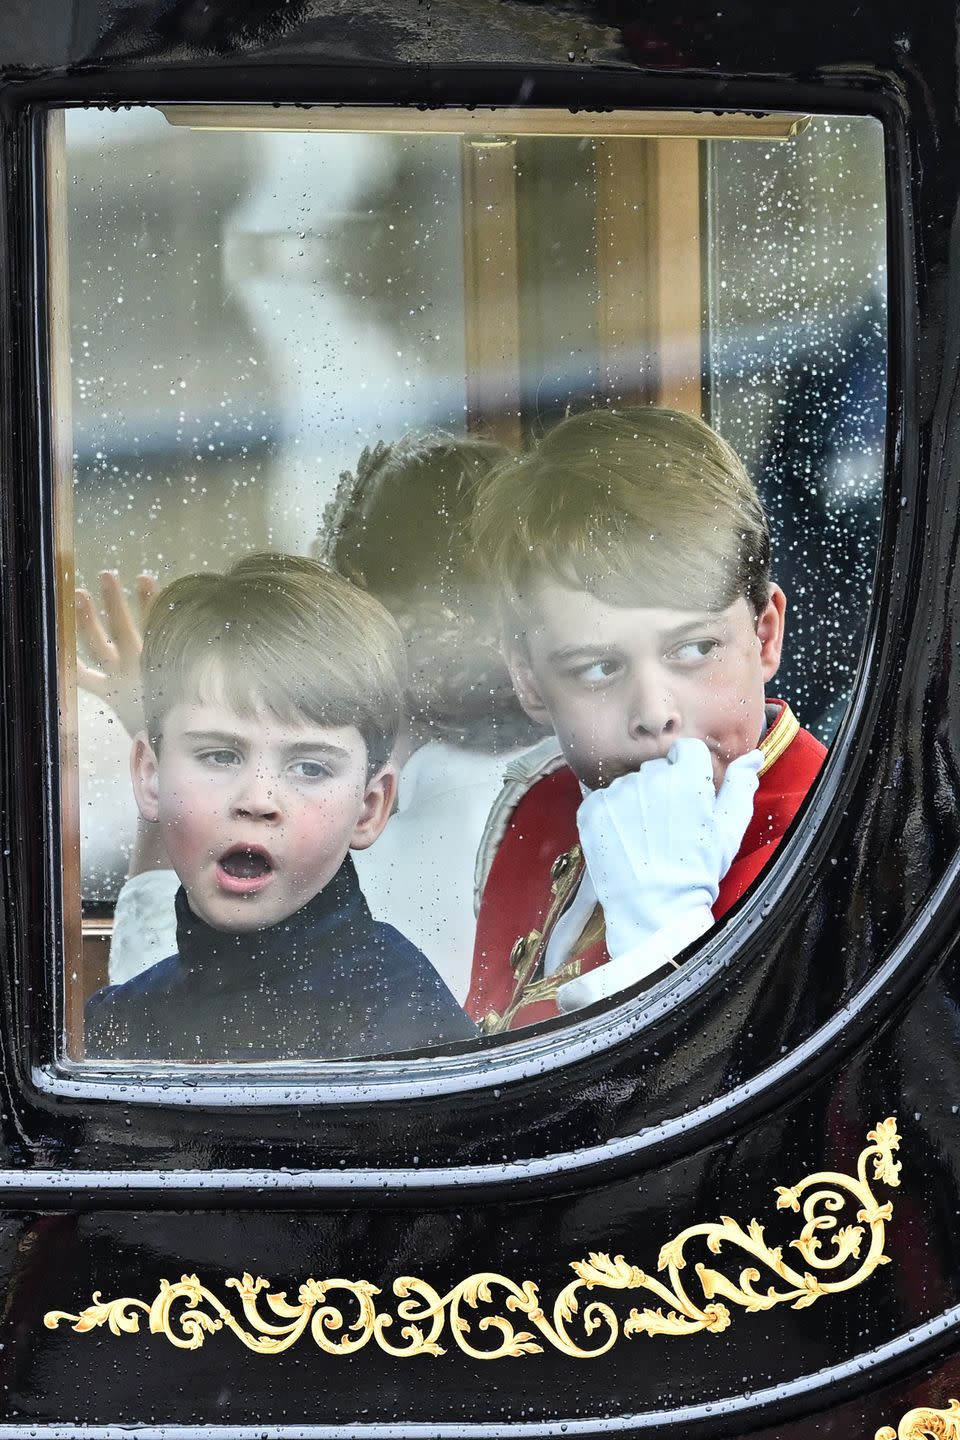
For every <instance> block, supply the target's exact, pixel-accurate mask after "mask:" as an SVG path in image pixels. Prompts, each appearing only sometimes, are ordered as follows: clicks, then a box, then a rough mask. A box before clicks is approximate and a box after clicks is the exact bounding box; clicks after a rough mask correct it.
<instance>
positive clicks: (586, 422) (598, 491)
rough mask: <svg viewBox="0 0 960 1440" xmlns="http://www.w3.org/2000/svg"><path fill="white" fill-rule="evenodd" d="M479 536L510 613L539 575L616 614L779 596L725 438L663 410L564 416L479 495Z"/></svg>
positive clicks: (712, 607) (750, 500)
mask: <svg viewBox="0 0 960 1440" xmlns="http://www.w3.org/2000/svg"><path fill="white" fill-rule="evenodd" d="M472 536H473V540H474V543H475V545H476V547H477V550H478V553H479V556H480V557H481V559H482V561H483V563H484V565H485V567H486V568H487V570H488V571H489V573H490V575H491V577H492V579H493V580H494V581H495V582H496V584H497V585H498V586H499V588H500V590H501V592H502V594H503V596H504V598H505V599H506V600H507V602H508V604H509V605H511V606H512V607H514V608H516V607H520V608H522V604H523V599H524V597H525V595H526V594H527V593H528V592H529V589H530V586H531V585H532V584H534V583H535V582H536V580H537V579H539V578H543V577H550V578H552V579H554V580H556V581H558V582H559V583H560V584H561V585H567V586H571V587H573V588H576V589H581V590H587V591H589V592H590V593H591V594H592V595H595V596H596V597H597V598H598V599H601V600H604V601H605V602H606V603H608V604H614V605H634V606H640V607H650V608H656V607H660V606H668V607H670V608H672V609H678V610H708V611H718V610H723V609H725V608H726V607H727V606H728V605H731V604H732V603H733V602H734V601H735V600H736V599H737V598H738V597H739V596H743V597H745V598H746V600H747V601H748V602H749V604H750V605H751V606H752V608H753V610H754V613H755V614H757V615H759V613H760V611H761V610H762V609H763V607H764V606H765V605H766V603H767V600H768V598H769V587H770V533H769V529H768V526H767V518H766V515H765V514H764V509H763V505H762V504H761V502H760V497H759V496H758V494H757V491H756V489H755V487H754V485H753V483H752V481H751V480H750V478H749V476H748V475H747V472H746V470H745V469H744V467H743V465H742V463H741V462H740V460H739V459H738V457H737V456H736V454H735V453H734V452H733V450H731V448H730V446H729V445H728V444H727V443H726V441H724V440H721V438H720V436H719V435H717V434H716V432H715V431H713V430H711V429H710V427H709V425H706V424H704V422H703V421H702V420H699V419H697V418H696V417H695V416H693V415H687V414H683V413H682V412H680V411H677V410H662V409H656V408H654V407H652V406H647V407H636V408H630V409H623V410H590V411H585V412H583V413H581V414H579V415H573V416H571V417H570V418H569V419H567V420H563V421H561V422H560V424H559V425H557V426H555V427H554V429H552V430H550V431H549V432H548V433H547V434H546V435H545V436H544V437H543V439H542V440H541V441H540V443H539V444H538V445H537V446H536V448H535V449H534V450H532V451H531V452H530V453H529V454H527V455H525V456H522V457H521V458H520V459H518V460H514V461H511V462H509V463H508V464H505V465H502V466H500V467H499V468H498V469H497V470H496V471H495V472H494V473H493V474H492V475H491V476H489V477H487V478H486V479H485V480H483V481H481V482H480V484H479V486H478V491H477V496H476V500H475V504H474V511H473V519H472Z"/></svg>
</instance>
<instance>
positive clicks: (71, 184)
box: [48, 108, 886, 1074]
mask: <svg viewBox="0 0 960 1440" xmlns="http://www.w3.org/2000/svg"><path fill="white" fill-rule="evenodd" d="M282 127H287V128H282ZM400 127H402V128H400ZM48 150H49V154H50V157H51V164H50V167H49V173H50V182H49V183H50V201H49V203H50V207H51V214H52V216H53V217H54V221H55V222H56V220H57V219H59V221H60V224H59V227H58V225H57V223H54V224H52V226H51V234H52V235H53V236H54V237H60V238H56V239H55V243H54V244H53V253H52V257H51V267H52V275H51V284H52V292H51V293H52V295H56V294H58V293H59V294H61V295H64V296H66V299H65V301H64V302H63V303H59V304H58V303H53V304H52V324H51V364H52V367H53V370H54V373H55V374H58V373H63V374H65V373H69V375H70V383H69V386H68V389H69V405H68V404H67V399H66V396H65V395H61V396H60V398H59V399H58V401H57V406H58V413H57V414H56V415H55V416H54V417H53V418H54V421H55V423H56V425H57V426H58V427H59V428H60V429H61V430H62V429H63V427H64V426H66V428H67V429H68V431H69V434H70V436H71V444H70V446H69V454H70V455H71V456H72V459H71V460H70V461H69V463H64V464H63V465H61V467H60V473H59V474H58V476H57V481H56V483H57V496H56V501H57V515H58V525H59V528H60V531H61V533H60V535H59V537H58V540H59V544H60V547H61V550H62V551H63V553H65V554H66V555H67V556H69V557H70V560H71V563H72V565H73V566H74V568H75V579H76V586H77V587H78V599H77V601H76V603H74V595H73V587H72V586H70V585H67V586H65V587H64V592H63V593H62V594H61V595H60V596H59V597H58V606H59V609H58V614H59V618H60V625H61V631H62V635H63V645H62V655H61V659H62V672H63V693H64V738H65V742H66V743H65V744H64V747H63V748H64V755H65V757H66V758H65V760H64V765H63V790H64V809H65V815H66V816H67V817H68V821H69V818H70V817H71V816H73V815H75V816H76V817H77V818H76V820H75V822H72V823H68V825H67V826H66V827H65V828H66V830H67V833H68V836H70V837H71V838H70V839H69V840H68V842H67V854H65V856H64V863H65V869H64V873H65V877H66V879H65V885H66V886H67V891H68V893H67V894H66V897H65V900H66V913H67V917H68V920H67V926H66V936H65V971H64V974H65V982H64V983H65V989H66V995H65V1001H66V1003H65V1015H66V1034H65V1036H64V1052H63V1053H64V1058H65V1060H66V1061H67V1062H69V1063H78V1062H81V1061H85V1062H92V1061H96V1063H97V1064H98V1065H102V1064H104V1063H107V1062H111V1063H112V1062H114V1061H116V1062H117V1063H121V1062H122V1063H124V1064H128V1063H129V1064H132V1065H133V1066H134V1067H135V1068H136V1067H137V1065H138V1064H140V1065H142V1064H143V1063H145V1062H149V1063H150V1065H151V1066H152V1065H153V1064H155V1063H156V1064H161V1063H170V1064H174V1065H183V1064H189V1065H196V1064H197V1063H210V1064H222V1065H226V1066H229V1067H231V1072H230V1073H234V1072H236V1073H237V1074H240V1073H242V1071H241V1070H238V1069H237V1065H238V1063H239V1062H245V1061H268V1062H271V1063H274V1062H276V1063H284V1062H287V1063H296V1064H303V1063H304V1062H307V1061H312V1060H329V1059H342V1058H346V1057H351V1056H360V1055H377V1056H381V1055H388V1054H391V1053H397V1052H407V1051H411V1050H422V1049H427V1050H429V1049H430V1048H432V1047H434V1046H437V1045H444V1044H447V1043H449V1042H452V1041H455V1040H459V1039H469V1038H470V1037H471V1036H473V1035H475V1034H476V1032H477V1028H478V1027H480V1028H483V1029H485V1030H487V1031H490V1032H492V1033H499V1034H502V1035H504V1036H505V1037H506V1036H508V1035H509V1034H512V1033H514V1032H515V1031H516V1030H518V1029H523V1028H525V1027H526V1026H529V1025H531V1024H535V1023H537V1022H538V1021H540V1020H542V1019H547V1018H551V1017H553V1016H555V1015H556V1014H557V1013H558V1012H559V1013H564V1014H568V1015H569V1016H570V1017H571V1019H575V1018H576V1015H577V1012H578V1010H579V1009H580V1008H582V1006H583V1005H585V1004H589V1003H592V1002H593V1001H594V1000H596V999H601V998H604V997H606V996H611V995H613V996H615V995H617V994H619V993H620V992H621V991H623V990H624V989H627V988H631V987H635V986H636V985H637V984H638V983H640V982H645V983H647V984H650V985H654V984H663V983H669V979H670V977H671V975H673V974H674V973H675V964H674V958H673V957H674V956H676V955H677V954H679V953H680V952H682V951H684V949H685V947H687V946H689V945H690V943H691V942H693V941H694V940H696V939H697V938H698V937H699V936H700V935H701V934H702V933H704V932H705V930H706V929H707V928H709V926H710V924H711V923H712V920H713V919H718V918H721V917H722V915H723V914H724V913H725V912H726V910H728V909H729V908H730V906H731V905H732V904H734V903H735V902H736V900H737V899H738V898H739V897H740V896H741V895H742V894H743V893H745V891H746V889H747V888H748V887H749V885H750V883H751V882H752V881H753V880H754V879H755V878H756V876H757V874H758V873H759V871H760V869H761V867H762V862H763V860H764V859H767V858H769V855H770V854H771V847H770V846H769V845H768V844H766V843H762V844H761V843H760V841H759V840H758V839H757V835H755V834H754V832H753V830H752V829H751V826H753V827H754V829H755V828H756V823H757V821H756V816H757V814H758V813H759V811H758V809H757V807H758V806H760V808H763V802H764V801H765V800H766V801H770V800H771V799H772V798H775V799H776V803H777V806H778V814H780V816H781V820H780V822H779V823H780V830H779V831H778V836H777V837H775V838H779V835H780V834H782V833H783V832H784V831H785V829H786V827H787V825H788V823H789V821H790V819H791V818H792V815H793V814H794V813H795V811H796V809H797V808H798V806H799V805H800V804H801V802H802V800H803V797H804V795H805V793H806V791H807V790H808V789H809V787H810V785H811V784H812V783H813V780H814V778H815V776H816V774H817V772H818V770H819V768H820V765H821V763H822V759H823V755H824V751H823V748H822V746H821V744H820V741H821V740H822V741H823V742H826V743H829V741H830V740H831V738H832V737H833V735H834V733H835V731H836V727H837V724H838V723H839V720H840V718H841V716H842V713H843V709H844V707H845V705H846V703H847V701H848V699H849V694H850V688H851V685H852V679H853V675H854V673H855V670H856V666H857V663H858V657H859V650H860V646H861V642H862V637H863V628H864V620H865V614H866V610H867V606H868V603H869V597H870V585H871V579H872V567H873V559H874V552H875V545H876V535H877V529H878V523H879V514H880V502H881V490H882V464H883V442H884V406H885V400H886V317H885V269H884V250H883V247H884V225H885V209H884V189H883V173H882V133H881V130H880V127H879V125H878V124H877V123H876V122H874V121H871V120H867V119H863V118H850V117H832V118H831V117H816V118H809V117H797V116H769V117H745V116H720V117H701V116H696V115H681V114H679V113H677V114H669V113H665V114H636V115H630V114H628V113H626V112H622V113H620V112H618V113H615V114H612V115H605V116H589V117H587V116H584V117H577V116H575V115H571V114H570V113H569V112H525V111H506V112H491V113H490V114H486V115H485V114H481V113H477V112H470V113H467V112H426V113H423V114H421V113H420V112H410V113H409V114H408V113H407V112H401V111H396V110H392V111H381V112H376V111H357V112H350V111H343V110H338V111H335V112H328V111H324V110H323V109H322V108H319V109H316V110H311V111H290V112H286V111H279V110H276V109H273V108H270V109H269V110H265V111H257V110H256V109H249V110H234V111H232V112H231V111H222V110H219V111H218V110H215V109H207V110H203V109H199V108H198V109H195V110H193V111H189V112H188V111H185V110H180V111H168V112H166V113H161V112H160V111H159V110H141V111H119V112H110V111H94V110H71V111H67V112H65V113H64V114H60V115H54V116H52V117H51V124H50V139H49V146H48ZM55 393H58V392H56V389H55ZM708 426H712V429H710V428H708ZM720 437H722V438H720ZM724 442H726V444H725V443H724ZM727 447H730V448H727ZM737 457H739V459H738V458H737ZM741 461H742V464H741ZM764 509H765V510H766V513H767V514H768V516H769V528H770V532H771V535H772V541H773V555H772V562H771V565H770V566H768V563H767V557H766V553H765V548H764V547H765V544H766V541H765V538H764V536H765V526H766V521H765V519H764ZM255 557H259V558H255ZM236 567H239V568H236ZM228 572H229V573H228ZM138 576H144V577H146V578H144V579H142V580H141V581H139V582H138V578H137V577H138ZM225 576H227V578H224V577H225ZM188 577H193V578H192V579H189V578H188ZM214 577H217V578H214ZM175 582H176V584H177V586H178V588H175V589H173V590H170V591H168V589H167V587H168V586H170V585H171V584H174V583H175ZM771 583H774V588H773V590H771V589H770V584H771ZM780 587H782V591H785V592H786V599H787V602H788V603H787V607H786V611H785V609H784V601H783V599H782V591H781V588H780ZM157 592H160V599H159V601H157V602H156V603H153V597H154V596H155V594H156V593H157ZM784 615H786V620H785V619H784ZM144 617H146V618H147V622H148V631H147V651H146V654H145V657H144V661H143V665H144V672H143V675H142V676H141V675H140V662H139V661H138V651H139V644H140V634H141V631H142V628H143V624H144ZM396 627H399V628H396ZM404 665H405V666H406V667H407V677H406V678H403V677H402V676H401V675H400V668H401V667H402V666H404ZM144 706H145V707H146V708H144ZM74 730H75V731H76V740H77V744H76V750H75V752H74V750H73V748H72V746H71V743H70V740H71V735H72V734H73V731H74ZM814 737H819V739H816V738H814ZM74 753H75V754H76V756H77V759H76V762H74V760H73V758H72V757H73V755H74ZM131 767H132V777H133V778H132V780H131ZM758 772H759V773H758ZM504 785H506V789H504ZM787 794H789V796H790V797H791V798H790V800H789V803H787V802H786V801H784V803H783V804H781V803H780V802H781V800H783V799H784V796H785V795H787ZM757 796H760V800H758V799H757V798H756V797H757ZM768 809H769V807H768ZM578 811H579V814H578ZM668 811H669V812H670V814H671V816H672V820H671V826H670V827H666V828H663V827H661V825H660V821H661V820H662V818H663V816H664V815H666V814H667V812H668ZM138 812H139V819H138ZM765 813H767V812H766V811H765ZM644 817H647V818H644ZM650 817H657V819H656V821H655V820H654V819H651V818H650ZM667 829H669V830H670V832H671V833H675V834H681V835H692V834H697V835H701V834H708V837H709V838H708V840H707V841H706V842H704V844H703V845H702V846H701V847H700V851H699V853H696V854H694V855H693V856H692V858H691V856H690V854H689V849H690V847H689V846H686V845H684V846H681V850H680V851H678V852H677V853H676V854H673V853H672V852H671V851H670V847H669V844H668V843H667V841H666V840H665V839H664V836H665V834H666V833H667ZM751 836H752V837H753V838H752V839H751ZM613 837H620V838H619V839H617V840H616V842H615V841H614V839H613ZM767 838H769V837H767V836H765V837H763V839H764V842H765V840H766V839H767ZM693 848H694V849H696V847H693ZM681 852H682V853H681ZM584 855H585V856H586V862H587V866H588V869H587V870H585V868H584ZM74 874H76V875H78V876H79V880H77V881H74V880H72V879H71V878H70V877H71V876H73V875H74ZM181 882H182V884H181ZM78 889H79V892H80V893H79V894H78V893H76V892H77V890H78ZM475 900H476V902H477V903H480V902H481V901H482V903H480V917H479V930H478V921H477V918H476V915H475ZM388 927H389V928H388ZM108 982H109V983H111V984H114V985H125V986H126V988H125V989H123V990H119V991H118V990H113V991H110V992H109V993H107V994H105V995H101V994H100V993H99V992H100V991H101V990H102V988H103V987H104V986H106V985H107V984H108ZM95 994H96V995H97V998H96V999H93V998H92V997H93V996H94V995H95ZM84 1016H86V1020H85V1019H84ZM176 1016H179V1019H174V1018H172V1017H176Z"/></svg>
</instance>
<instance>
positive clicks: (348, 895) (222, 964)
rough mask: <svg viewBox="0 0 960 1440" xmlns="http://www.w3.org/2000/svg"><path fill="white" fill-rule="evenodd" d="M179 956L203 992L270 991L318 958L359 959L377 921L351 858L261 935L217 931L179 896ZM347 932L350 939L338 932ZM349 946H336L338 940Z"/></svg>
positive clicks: (183, 893) (179, 893) (290, 980)
mask: <svg viewBox="0 0 960 1440" xmlns="http://www.w3.org/2000/svg"><path fill="white" fill-rule="evenodd" d="M176 911H177V951H178V954H179V957H180V962H181V964H182V965H183V966H184V967H185V969H187V970H189V971H192V972H193V974H194V976H195V977H196V980H197V982H198V984H199V987H200V988H201V989H202V990H204V991H217V990H235V989H249V988H250V986H251V985H253V984H257V983H261V984H266V985H267V986H269V987H270V988H274V987H275V986H276V987H286V986H288V985H290V984H291V983H294V984H295V983H296V980H297V977H298V975H305V974H306V973H307V972H308V971H309V970H310V968H311V967H312V966H315V965H316V961H317V958H318V954H323V953H324V952H328V953H333V954H337V953H341V954H355V953H356V952H357V951H358V949H360V948H361V947H362V943H363V940H364V937H365V936H366V935H371V936H372V934H373V918H372V916H371V914H370V909H369V907H368V905H367V902H366V900H365V899H364V897H363V894H362V892H361V890H360V882H359V881H358V879H357V872H356V871H355V870H354V868H353V861H352V860H351V858H350V856H349V855H347V856H346V858H345V859H344V862H343V864H342V865H341V866H340V869H339V870H338V871H337V873H336V875H334V877H333V879H332V880H331V881H330V882H329V883H328V884H327V885H325V886H324V887H323V889H322V890H321V891H320V893H319V894H318V895H315V896H314V897H313V899H312V900H310V901H309V902H308V903H307V904H306V905H304V906H303V907H302V908H301V909H300V910H297V911H296V912H295V913H294V914H293V915H290V916H288V917H287V919H286V920H281V921H280V922H278V923H277V924H276V925H269V926H267V927H266V928H265V929H263V930H248V931H243V932H242V933H239V934H238V933H237V932H236V931H227V930H215V929H214V928H213V926H212V925H208V924H207V922H206V921H205V920H201V919H199V918H198V917H197V916H196V915H194V913H193V911H192V910H191V909H190V906H189V903H188V901H187V895H186V891H185V890H184V888H183V886H182V885H181V886H180V889H179V890H178V891H177V899H176ZM344 927H349V937H346V936H342V937H341V936H340V935H339V934H338V932H340V931H342V930H343V929H344ZM338 939H343V940H345V941H346V943H345V944H343V945H338V944H337V940H338Z"/></svg>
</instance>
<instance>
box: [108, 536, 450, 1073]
mask: <svg viewBox="0 0 960 1440" xmlns="http://www.w3.org/2000/svg"><path fill="white" fill-rule="evenodd" d="M141 668H142V677H143V698H144V713H145V720H146V727H145V729H144V730H142V731H140V732H139V733H138V734H137V736H136V737H135V739H134V742H133V750H132V756H131V772H132V777H133V786H134V793H135V795H136V800H137V805H138V808H139V810H140V814H141V816H142V817H143V819H144V820H146V821H148V822H151V823H154V824H156V825H158V826H159V827H160V830H161V833H162V839H163V843H164V846H165V849H166V852H167V854H168V855H169V857H170V861H171V863H172V865H173V868H174V869H175V870H176V872H177V875H178V876H179V879H180V889H179V891H178V894H177V899H176V913H177V953H176V954H175V955H171V956H170V957H169V958H168V959H166V960H163V961H160V962H159V963H158V964H156V965H153V966H151V968H150V969H149V970H147V971H145V972H144V973H143V974H141V975H138V976H136V977H135V978H134V979H132V980H129V981H127V983H126V984H123V985H114V986H110V987H108V988H107V989H105V990H101V991H100V992H99V993H98V994H96V995H94V996H92V997H91V999H90V1000H89V1001H88V1002H87V1007H86V1042H87V1050H88V1054H92V1055H96V1056H99V1057H101V1058H104V1059H146V1060H180V1061H198V1060H203V1061H223V1060H228V1061H236V1060H282V1059H317V1058H333V1057H339V1056H352V1055H371V1054H378V1053H384V1052H389V1051H400V1050H407V1049H412V1048H417V1047H420V1046H426V1045H430V1044H437V1043H440V1042H442V1041H446V1040H452V1039H462V1038H466V1037H469V1036H470V1035H471V1034H473V1033H474V1029H473V1026H472V1025H471V1024H470V1022H469V1021H468V1020H467V1019H466V1017H465V1016H464V1015H463V1013H462V1011H461V1010H460V1007H459V1006H458V1005H457V1004H456V1001H455V1000H454V999H453V996H452V995H451V994H450V992H449V991H448V990H447V988H446V986H445V985H444V984H443V983H442V981H441V980H440V978H439V976H438V975H437V974H436V972H435V971H434V970H433V968H432V967H431V966H430V964H429V962H428V961H427V960H426V959H425V958H424V956H423V955H422V954H421V953H420V951H419V950H417V949H416V947H415V946H414V945H412V944H411V943H410V941H409V940H407V939H405V938H404V937H403V936H402V935H400V934H399V933H398V932H397V931H396V930H394V929H393V928H392V927H391V926H390V925H386V924H383V923H380V922H375V921H374V920H373V919H372V917H371V915H370V911H369V909H368V907H367V904H366V901H365V900H364V898H363V896H362V894H361V892H360V887H359V884H358V882H357V877H356V874H355V872H354V869H353V865H352V863H351V860H350V856H349V852H350V850H351V849H355V850H362V849H365V848H367V847H368V846H370V845H372V844H373V843H374V842H375V841H376V839H377V837H378V836H379V835H380V833H381V832H382V830H383V828H384V826H385V824H386V822H387V819H388V818H389V815H390V811H391V808H392V805H393V802H394V797H395V793H396V771H395V770H394V768H393V766H392V764H391V752H392V750H393V746H394V742H395V740H396V737H397V733H398V729H399V725H400V721H401V718H402V697H403V691H404V685H405V683H406V677H405V669H404V650H403V640H402V638H401V635H400V632H399V630H398V629H397V626H396V624H395V622H394V621H393V619H392V618H391V616H390V615H389V614H388V613H387V611H386V610H385V609H384V608H383V606H382V605H380V603H379V602H378V601H377V600H375V599H373V597H372V596H370V595H367V594H365V593H364V592H363V591H361V590H358V589H357V588H356V586H354V585H352V584H350V582H349V581H347V580H344V579H343V578H342V577H341V576H338V575H336V574H334V573H333V572H332V571H330V570H328V569H327V568H326V567H325V566H323V565H321V564H319V563H317V562H315V561H310V560H304V559H300V558H298V557H291V556H282V555H261V556H250V557H248V558H246V559H244V560H241V561H239V562H238V563H237V564H235V565H234V566H233V568H232V569H231V570H230V571H229V572H228V573H227V574H225V575H214V574H209V573H208V574H199V575H189V576H186V577H185V578H183V579H180V580H176V581H174V582H173V584H172V585H169V586H168V587H167V588H166V589H165V590H164V591H163V592H162V593H161V594H160V595H158V596H157V598H156V600H155V601H154V602H153V605H152V607H151V609H150V612H149V616H148V620H147V626H146V631H145V634H144V644H143V653H142V657H141Z"/></svg>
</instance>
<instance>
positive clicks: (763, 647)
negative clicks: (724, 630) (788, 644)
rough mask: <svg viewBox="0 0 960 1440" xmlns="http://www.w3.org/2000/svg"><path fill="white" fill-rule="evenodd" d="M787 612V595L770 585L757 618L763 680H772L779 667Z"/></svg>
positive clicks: (777, 586)
mask: <svg viewBox="0 0 960 1440" xmlns="http://www.w3.org/2000/svg"><path fill="white" fill-rule="evenodd" d="M786 612H787V597H786V595H784V593H783V591H782V590H781V589H780V586H779V585H771V586H770V599H769V600H768V601H767V603H766V605H765V606H764V607H763V609H762V610H761V611H760V615H759V618H758V620H757V638H758V639H759V641H760V668H761V671H762V672H763V678H764V680H765V681H766V680H772V679H773V677H774V675H776V673H777V671H778V670H779V668H780V652H781V651H782V649H783V629H784V620H785V616H786Z"/></svg>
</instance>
